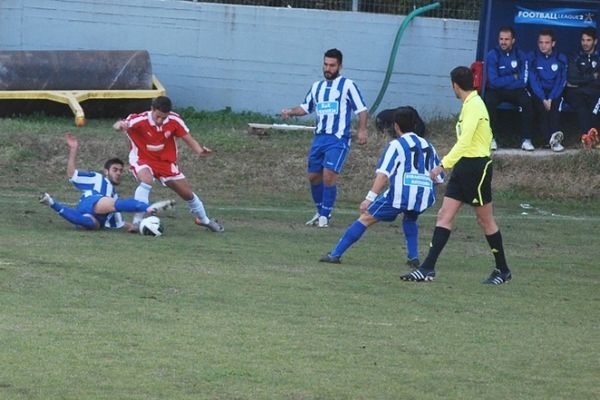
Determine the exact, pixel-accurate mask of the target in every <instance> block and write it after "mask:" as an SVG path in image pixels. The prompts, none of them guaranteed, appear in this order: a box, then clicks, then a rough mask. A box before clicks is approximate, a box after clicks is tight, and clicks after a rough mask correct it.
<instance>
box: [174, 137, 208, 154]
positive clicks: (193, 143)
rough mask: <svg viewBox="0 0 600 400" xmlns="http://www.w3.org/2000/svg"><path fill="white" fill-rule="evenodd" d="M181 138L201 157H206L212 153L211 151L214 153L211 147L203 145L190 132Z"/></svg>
mask: <svg viewBox="0 0 600 400" xmlns="http://www.w3.org/2000/svg"><path fill="white" fill-rule="evenodd" d="M181 139H182V140H183V141H184V142H185V144H187V145H188V146H189V147H190V149H192V150H193V151H194V153H196V154H198V155H199V156H201V157H206V156H208V155H210V153H212V150H211V149H209V148H208V147H204V146H201V145H200V143H198V142H197V141H196V139H194V138H193V137H192V135H190V134H187V135H185V136H182V137H181Z"/></svg>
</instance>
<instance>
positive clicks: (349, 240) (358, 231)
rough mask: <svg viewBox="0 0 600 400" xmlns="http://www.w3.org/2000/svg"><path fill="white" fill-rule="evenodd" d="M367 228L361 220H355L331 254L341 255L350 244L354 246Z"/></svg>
mask: <svg viewBox="0 0 600 400" xmlns="http://www.w3.org/2000/svg"><path fill="white" fill-rule="evenodd" d="M366 230H367V227H366V226H364V225H363V224H362V222H360V221H359V220H356V221H354V222H353V223H352V225H350V226H349V227H348V229H346V232H344V234H343V235H342V237H341V239H340V241H339V242H338V244H337V245H336V246H335V248H334V249H333V250H332V251H331V255H332V256H334V257H341V256H342V254H344V252H345V251H346V250H348V248H349V247H350V246H352V245H353V244H354V243H356V242H357V241H358V239H360V238H361V236H362V235H363V233H365V231H366Z"/></svg>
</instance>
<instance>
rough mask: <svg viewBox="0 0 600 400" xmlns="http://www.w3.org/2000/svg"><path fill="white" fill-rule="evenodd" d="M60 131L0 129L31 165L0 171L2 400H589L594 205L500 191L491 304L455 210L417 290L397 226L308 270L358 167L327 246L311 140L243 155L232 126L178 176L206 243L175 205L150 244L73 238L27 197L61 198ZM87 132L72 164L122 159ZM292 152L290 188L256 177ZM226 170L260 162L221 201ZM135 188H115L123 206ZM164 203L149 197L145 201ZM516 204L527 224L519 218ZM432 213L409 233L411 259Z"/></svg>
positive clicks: (256, 147)
mask: <svg viewBox="0 0 600 400" xmlns="http://www.w3.org/2000/svg"><path fill="white" fill-rule="evenodd" d="M210 117H211V116H210V115H208V117H207V118H208V119H209V120H210ZM236 118H237V117H236ZM251 118H256V117H254V116H252V117H251ZM69 122H70V121H67V120H64V121H61V120H57V121H53V120H49V121H46V120H42V121H41V122H40V123H41V124H45V125H46V126H47V128H44V129H40V130H39V131H38V130H36V128H35V125H36V123H33V122H28V121H22V122H18V123H17V124H16V125H14V126H12V128H13V129H12V130H11V131H9V130H7V129H6V125H4V124H7V123H8V122H6V121H0V139H2V138H6V137H7V136H9V134H8V132H11V134H14V132H15V130H17V131H19V132H21V135H20V138H21V139H20V140H22V143H27V144H28V145H29V146H28V147H29V148H30V151H31V152H32V153H33V154H34V155H35V156H34V157H30V158H26V159H25V160H21V159H19V158H11V159H3V160H4V161H1V162H0V171H1V172H2V174H3V176H4V177H5V179H4V182H3V183H1V185H0V221H1V223H0V226H1V229H0V363H1V365H2V368H1V369H0V398H2V399H92V398H93V399H96V398H105V399H449V398H451V399H459V398H460V399H563V398H570V399H591V398H598V397H599V396H600V389H599V387H598V384H597V380H598V379H597V377H598V376H600V367H599V366H598V358H599V355H600V350H599V349H600V339H599V336H598V334H597V333H598V329H599V328H600V315H599V312H598V309H599V306H600V291H598V284H599V283H600V271H599V270H598V260H597V255H598V251H597V240H596V239H595V238H596V236H597V227H598V224H599V222H600V213H599V212H598V209H597V207H590V205H589V203H585V202H583V203H580V202H578V201H573V200H559V201H557V200H544V199H536V198H532V197H530V196H524V195H519V193H517V192H503V193H499V196H498V200H497V202H496V211H497V217H498V222H499V224H500V225H501V228H502V231H503V235H504V240H505V246H506V251H507V256H508V260H509V263H510V265H511V267H512V268H513V271H514V279H513V281H512V282H511V283H510V284H507V285H503V286H500V287H488V286H484V285H481V284H480V283H479V281H480V280H481V279H483V278H484V277H486V276H487V275H488V274H489V272H490V270H491V265H492V257H491V256H490V255H489V250H488V248H487V245H486V243H485V239H484V237H483V236H482V234H481V232H480V230H479V228H478V226H477V224H476V222H475V219H474V217H473V213H472V211H471V210H470V209H464V210H463V211H462V213H461V216H460V217H459V218H458V219H457V223H456V228H455V230H454V231H453V233H452V236H451V238H450V242H449V244H448V246H447V247H446V248H445V249H444V253H443V254H442V257H441V259H440V262H439V264H438V266H439V270H438V278H437V280H436V281H435V282H433V283H431V284H412V283H405V282H401V281H400V280H399V279H398V276H399V274H400V273H403V272H405V271H406V269H405V267H404V266H403V261H404V258H405V249H404V246H403V237H402V235H401V233H399V229H400V226H399V223H398V222H396V223H392V224H383V223H382V224H380V225H377V226H375V227H373V228H372V229H370V230H369V231H368V232H367V233H366V234H365V236H364V237H363V239H362V240H361V241H360V242H359V243H358V244H357V245H356V246H354V247H353V248H351V249H350V250H349V251H348V252H347V254H346V255H345V256H344V257H343V264H342V265H340V266H331V265H327V264H322V263H319V262H317V260H318V258H319V256H320V255H321V254H323V253H324V252H326V251H328V250H329V249H330V248H331V247H332V246H333V245H334V244H335V242H336V241H337V239H338V237H339V236H340V235H341V234H342V232H343V230H344V228H345V227H346V226H347V225H348V224H349V223H351V222H352V220H353V219H354V218H355V217H356V213H355V210H356V207H357V205H358V201H359V200H360V195H362V194H364V193H363V192H364V190H365V189H367V190H368V179H370V177H371V176H372V168H373V166H372V165H366V164H365V165H363V164H361V163H360V162H359V161H361V160H362V158H361V157H356V158H355V161H354V162H355V167H354V168H355V170H354V172H353V174H359V171H362V170H366V172H365V173H366V176H368V177H369V178H368V179H367V180H365V178H363V183H362V185H360V187H358V188H349V187H347V186H346V187H344V190H342V191H341V196H340V197H341V202H340V207H339V208H338V212H337V213H336V216H335V220H334V224H333V226H332V227H331V228H330V229H327V230H318V229H314V228H309V227H305V226H304V224H303V222H304V220H306V219H307V218H308V217H310V216H311V214H312V209H311V207H310V204H309V200H308V194H307V193H306V189H305V188H303V187H302V183H301V182H302V180H303V176H301V175H302V173H303V171H302V166H301V164H302V162H303V157H304V153H305V150H306V148H305V147H304V146H306V145H307V143H308V141H309V138H308V137H306V136H302V135H300V136H298V135H296V136H293V135H286V134H284V135H272V136H270V137H269V138H268V139H266V140H264V139H263V140H258V139H254V138H250V139H249V138H248V137H246V136H244V135H245V133H243V128H244V122H243V118H242V119H241V122H236V123H232V124H231V125H230V126H228V125H227V123H226V122H223V125H221V127H220V128H215V130H214V131H211V130H210V129H206V130H204V129H203V125H202V124H203V123H200V122H194V121H192V122H193V124H194V131H196V132H201V135H206V136H205V137H206V138H207V139H208V141H209V142H212V139H213V138H214V139H215V140H217V138H218V136H219V133H218V132H219V129H221V130H222V134H221V135H222V136H223V137H222V138H221V139H220V140H221V142H220V144H219V146H218V147H220V148H221V149H220V150H221V151H220V156H219V157H214V159H211V160H206V162H204V160H203V161H195V160H193V159H192V158H191V157H190V158H189V159H186V163H187V167H188V168H187V169H186V168H185V167H184V172H186V174H187V172H188V170H189V171H190V174H189V175H191V176H192V177H193V178H194V182H195V183H196V184H197V185H198V186H199V187H200V188H201V191H200V194H201V196H202V197H203V198H204V199H205V202H206V206H207V209H208V211H209V213H210V214H211V215H212V216H215V217H217V218H219V219H221V220H222V221H223V222H224V224H225V227H226V232H225V233H224V234H222V235H216V234H210V233H209V232H207V231H205V230H203V229H199V228H198V227H197V226H195V225H194V224H193V223H192V220H191V217H190V215H189V214H188V213H187V211H186V210H185V207H183V206H182V205H181V204H180V205H179V206H178V207H177V208H176V210H175V211H174V212H172V213H169V214H165V215H164V216H163V218H162V220H163V223H164V225H165V228H166V234H165V236H163V237H161V238H151V237H142V236H139V235H132V234H127V233H124V232H108V231H102V232H80V231H77V230H75V229H73V228H72V227H71V226H69V224H68V223H66V222H65V221H64V220H62V219H61V218H60V217H58V216H57V215H56V214H55V213H54V212H53V211H51V210H49V209H48V208H46V207H43V206H41V205H39V204H37V202H36V199H35V195H36V193H37V192H38V191H39V190H40V189H41V188H44V189H46V188H47V189H49V190H52V191H53V192H54V193H55V194H56V195H57V197H59V198H61V199H63V200H65V201H67V202H71V203H72V202H75V201H76V199H77V193H76V192H75V191H74V190H73V189H72V188H70V187H69V186H68V184H67V182H66V179H65V178H64V176H63V175H64V161H65V158H64V157H65V152H66V149H65V146H63V145H62V140H61V135H60V133H61V132H62V131H63V130H64V129H65V128H66V127H67V126H68V124H69ZM11 123H12V122H11ZM196 124H197V125H196ZM206 124H211V123H210V121H209V122H206ZM90 125H93V124H92V123H90V124H89V125H88V126H87V127H86V128H84V129H83V130H81V131H78V134H79V135H80V136H82V137H83V138H84V139H82V140H87V142H86V143H88V144H87V146H89V148H87V149H86V147H85V145H84V146H82V147H83V148H82V149H81V150H82V152H81V157H80V160H79V162H80V164H82V165H89V164H95V163H96V162H97V161H99V160H101V159H102V157H103V155H104V154H102V153H103V152H104V150H103V149H105V148H106V147H108V148H109V149H111V150H112V149H115V150H118V151H120V150H119V148H120V146H121V145H122V143H123V142H119V141H120V140H121V138H119V136H115V134H114V133H112V132H110V130H107V129H106V128H107V127H109V125H110V122H109V121H100V122H98V126H97V127H94V126H90ZM215 125H216V126H219V125H218V124H217V123H215ZM28 130H30V131H31V132H32V133H36V135H32V134H29V133H28V132H29V131H28ZM23 131H25V132H23ZM37 132H39V133H37ZM103 135H107V136H106V137H105V136H103ZM110 135H112V136H110ZM36 138H37V139H36ZM113 142H117V144H116V145H115V144H113ZM290 142H291V143H293V144H294V148H293V153H301V154H299V155H298V158H299V159H300V160H299V161H298V163H299V166H298V165H296V164H293V163H291V164H285V165H284V166H283V167H285V169H286V170H287V171H288V172H289V174H290V176H288V177H287V178H286V176H285V173H283V172H282V171H279V170H278V166H277V165H274V166H273V165H271V166H269V168H265V167H264V165H263V166H262V167H261V165H260V164H261V163H263V162H269V159H268V157H266V155H268V154H270V152H272V151H275V150H280V151H281V150H282V147H283V146H288V145H289V143H290ZM296 146H297V147H296ZM21 147H24V146H21ZM371 150H373V153H374V154H373V156H372V157H376V155H378V154H375V153H378V152H379V150H380V149H378V150H377V151H375V144H373V148H371V149H370V150H369V148H367V150H365V149H361V150H355V152H358V153H360V152H366V151H371ZM289 153H290V156H291V153H292V150H290V151H289ZM218 154H219V153H218ZM241 154H244V155H246V158H245V159H242V158H241V156H240V155H241ZM15 157H16V156H15ZM38 157H41V160H38ZM228 157H230V158H228ZM372 157H371V158H372ZM223 158H224V159H225V160H223ZM371 158H369V157H366V156H365V157H364V159H365V160H367V161H368V162H370V163H373V162H372V160H371ZM235 161H237V162H238V163H244V164H242V165H246V164H258V165H256V166H254V167H251V166H250V165H248V168H247V169H248V171H247V172H248V175H247V176H245V178H243V179H239V180H238V181H234V180H233V179H234V178H230V179H232V183H226V184H223V186H221V184H220V182H221V181H222V180H223V176H224V175H226V176H229V175H227V174H228V173H229V172H228V171H227V169H228V168H230V165H231V164H232V163H233V162H235ZM196 163H197V164H196ZM254 168H256V170H257V171H260V170H262V171H263V172H264V173H267V172H268V171H271V172H270V176H271V177H272V179H273V180H274V182H279V181H280V180H282V179H289V180H290V184H291V187H292V189H290V190H284V189H285V187H286V186H269V185H267V184H265V183H264V182H263V181H261V180H260V178H259V173H258V172H253V171H254ZM507 168H508V167H507ZM206 171H209V172H210V173H209V174H206ZM219 171H221V172H219ZM32 172H34V173H32ZM360 173H362V172H360ZM279 175H281V176H282V177H281V178H280V177H279ZM228 179H229V178H228ZM297 181H298V182H297ZM256 182H260V184H256ZM349 182H352V181H349V180H345V181H344V184H345V185H348V183H349ZM225 185H227V186H226V189H224V188H223V187H224V186H225ZM296 186H298V189H294V188H296ZM133 187H134V185H133V183H132V182H131V180H127V182H125V184H124V187H123V188H122V189H121V193H122V194H126V193H131V192H132V190H133ZM168 193H169V192H167V191H166V190H165V189H161V188H158V187H157V188H156V193H155V196H156V198H159V197H165V196H167V195H168ZM524 202H527V203H531V204H533V205H534V206H535V207H536V208H535V209H530V210H524V209H522V208H521V207H520V206H519V204H520V203H524ZM523 212H527V213H528V215H522V213H523ZM552 214H554V215H552ZM434 216H435V210H431V211H428V212H427V213H426V214H425V215H423V216H422V217H421V219H420V225H421V232H420V243H421V254H422V255H423V254H424V251H425V247H426V243H427V242H428V241H429V239H430V235H431V232H432V228H433V224H434ZM400 230H401V229H400Z"/></svg>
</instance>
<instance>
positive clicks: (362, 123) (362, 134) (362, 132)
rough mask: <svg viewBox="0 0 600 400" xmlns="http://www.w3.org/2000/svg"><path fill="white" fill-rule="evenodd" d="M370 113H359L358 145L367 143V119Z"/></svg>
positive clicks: (365, 111)
mask: <svg viewBox="0 0 600 400" xmlns="http://www.w3.org/2000/svg"><path fill="white" fill-rule="evenodd" d="M368 115H369V113H368V112H367V110H364V111H361V112H360V113H358V144H366V143H367V136H368V134H367V117H368Z"/></svg>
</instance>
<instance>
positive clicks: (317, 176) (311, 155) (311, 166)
mask: <svg viewBox="0 0 600 400" xmlns="http://www.w3.org/2000/svg"><path fill="white" fill-rule="evenodd" d="M322 140H323V138H322V137H321V136H317V137H315V138H314V139H313V143H312V146H311V148H310V150H309V152H308V160H307V174H308V181H309V183H310V194H311V197H312V200H313V203H314V204H315V208H316V209H317V212H316V213H315V215H314V216H313V217H312V218H311V219H309V220H308V221H307V222H306V225H317V224H318V222H319V216H320V215H321V207H322V205H323V159H324V157H325V152H324V151H323V147H322V144H321V141H322Z"/></svg>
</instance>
